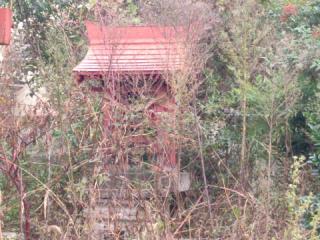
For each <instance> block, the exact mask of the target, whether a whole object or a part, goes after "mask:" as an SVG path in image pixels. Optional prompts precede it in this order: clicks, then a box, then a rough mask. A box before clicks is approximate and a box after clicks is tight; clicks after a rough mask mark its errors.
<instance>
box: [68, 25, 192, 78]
mask: <svg viewBox="0 0 320 240" xmlns="http://www.w3.org/2000/svg"><path fill="white" fill-rule="evenodd" d="M86 26H87V31H88V38H89V50H88V52H87V55H86V56H85V58H84V59H83V60H82V61H81V63H80V64H79V65H78V66H77V67H75V68H74V70H73V71H74V72H75V73H76V74H77V75H78V76H81V75H86V74H88V75H90V74H92V73H97V74H99V73H100V74H103V75H104V74H107V73H117V74H122V73H126V74H130V73H135V74H137V73H142V74H144V73H150V72H164V71H175V70H178V69H181V68H182V66H183V64H184V61H185V52H186V50H185V46H184V41H185V39H186V34H185V32H184V31H183V28H182V27H178V28H175V27H146V26H142V27H141V26H140V27H136V26H135V27H105V26H100V25H99V24H97V23H93V22H87V23H86Z"/></svg>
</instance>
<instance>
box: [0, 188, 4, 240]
mask: <svg viewBox="0 0 320 240" xmlns="http://www.w3.org/2000/svg"><path fill="white" fill-rule="evenodd" d="M1 204H2V192H1V190H0V240H3V235H2V216H3V213H2V210H1Z"/></svg>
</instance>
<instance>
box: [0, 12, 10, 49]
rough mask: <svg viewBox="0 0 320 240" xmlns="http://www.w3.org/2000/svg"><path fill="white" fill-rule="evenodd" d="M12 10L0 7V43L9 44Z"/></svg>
mask: <svg viewBox="0 0 320 240" xmlns="http://www.w3.org/2000/svg"><path fill="white" fill-rule="evenodd" d="M11 27H12V11H11V10H10V9H9V8H0V45H9V44H10V39H11Z"/></svg>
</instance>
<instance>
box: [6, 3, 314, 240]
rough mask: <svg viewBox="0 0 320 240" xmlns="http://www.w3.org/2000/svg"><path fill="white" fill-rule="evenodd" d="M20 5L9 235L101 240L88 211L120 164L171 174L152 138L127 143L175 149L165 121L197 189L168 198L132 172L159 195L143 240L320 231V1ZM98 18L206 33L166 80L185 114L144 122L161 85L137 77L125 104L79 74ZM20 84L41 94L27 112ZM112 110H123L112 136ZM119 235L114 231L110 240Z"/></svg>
mask: <svg viewBox="0 0 320 240" xmlns="http://www.w3.org/2000/svg"><path fill="white" fill-rule="evenodd" d="M0 4H1V5H3V6H6V5H8V4H9V1H1V0H0ZM13 10H14V19H15V28H14V29H15V30H14V33H13V36H14V39H13V42H12V44H11V46H10V47H3V49H2V50H3V53H4V60H3V61H2V63H1V65H0V71H1V72H0V74H1V75H0V84H1V85H0V86H1V92H0V170H1V173H2V175H1V176H0V193H2V198H3V199H2V203H1V205H0V224H2V225H1V227H2V228H0V230H1V229H2V231H4V232H9V231H10V232H19V233H21V236H22V235H24V236H25V239H28V240H29V239H94V238H93V237H92V236H93V235H92V225H94V222H97V221H98V220H100V219H97V218H96V217H92V218H89V220H88V214H87V213H88V211H87V210H86V209H88V208H90V209H91V208H93V209H94V207H95V206H96V205H97V204H98V203H97V202H96V199H97V196H99V195H100V192H99V190H100V189H101V188H102V187H103V184H105V183H106V182H107V181H108V180H110V176H109V175H108V174H106V172H108V171H109V169H108V166H109V164H110V162H113V163H114V162H116V163H119V162H120V163H124V162H126V163H130V164H131V165H134V166H135V167H136V168H139V169H140V170H141V169H142V170H143V171H146V172H151V174H153V175H157V174H159V172H161V169H160V167H161V166H159V165H157V161H156V159H155V157H154V152H153V151H154V146H151V145H150V144H145V143H144V145H143V147H141V146H139V147H136V146H135V145H134V144H133V143H132V142H130V140H128V139H130V138H129V137H132V136H147V137H148V139H153V141H157V143H158V144H159V145H161V144H163V145H165V144H167V145H168V143H164V142H161V141H163V139H161V138H157V137H156V133H157V131H159V128H164V129H166V130H167V131H168V132H169V134H168V135H170V141H172V142H173V143H174V144H175V145H176V148H177V159H178V163H179V164H178V165H179V167H180V169H181V171H186V172H189V173H190V174H191V176H192V184H191V189H190V190H188V191H186V192H183V193H178V192H174V193H169V192H167V194H165V196H163V195H162V194H159V189H157V188H156V187H154V184H153V182H152V181H151V180H150V181H149V182H148V181H144V182H139V181H138V182H130V181H129V180H128V179H127V180H126V183H127V184H128V185H127V187H128V188H130V194H131V195H130V198H132V199H135V200H134V201H137V197H136V196H140V197H141V194H142V192H143V191H145V189H147V194H148V196H149V197H148V201H147V203H146V205H147V206H145V205H144V206H143V207H145V208H148V210H149V213H150V216H146V217H145V218H148V221H149V223H150V226H151V227H150V228H148V229H147V230H146V229H144V230H141V231H138V230H137V232H136V237H137V239H179V238H190V239H192V238H194V239H230V240H232V239H266V240H267V239H268V240H269V239H270V240H271V239H272V240H273V239H279V240H283V239H284V240H286V239H287V240H292V239H301V240H302V239H312V240H315V239H319V238H320V215H319V213H320V210H319V208H320V192H319V190H320V189H319V186H320V185H319V183H320V179H319V174H320V132H319V131H320V117H319V116H320V112H319V107H320V94H319V90H320V85H319V79H320V25H319V23H320V1H319V0H305V1H302V0H301V1H298V0H297V1H293V0H292V1H289V0H288V1H284V0H283V1H273V0H270V1H268V0H266V1H262V0H261V1H256V0H246V1H242V0H217V1H214V0H207V1H205V0H204V1H194V2H192V1H180V0H165V1H163V0H151V1H145V0H140V1H131V0H120V1H108V0H104V1H94V0H89V1H86V0H74V1H73V0H70V1H58V0H55V1H40V0H39V1H20V0H16V1H13ZM86 19H94V20H96V21H99V22H100V23H103V24H106V25H115V26H118V25H121V26H123V25H144V24H152V25H173V26H180V25H183V26H188V27H189V29H190V32H191V34H190V36H194V33H195V32H197V34H198V36H200V37H199V39H197V40H198V41H194V39H191V40H192V41H190V45H188V46H186V47H187V48H188V49H189V50H190V51H189V52H188V62H187V63H186V65H185V68H184V69H182V71H180V72H178V73H175V74H170V76H168V79H167V81H168V82H169V83H170V86H171V88H170V89H171V93H170V94H171V95H172V96H173V97H174V99H175V102H176V104H175V107H174V113H175V116H174V117H175V118H174V120H172V119H170V117H167V118H168V119H167V120H168V121H167V122H166V124H165V125H161V126H154V125H153V124H152V123H151V122H150V121H149V120H148V119H146V118H145V111H146V109H147V106H148V103H149V102H150V98H151V96H150V92H148V91H147V89H148V88H149V87H150V86H148V85H147V84H146V85H143V86H142V87H141V84H140V83H138V82H139V81H138V80H139V79H130V81H132V82H130V84H132V85H135V86H138V85H139V86H140V87H137V88H136V89H135V94H136V95H135V96H133V97H132V99H131V98H130V99H125V100H123V102H120V103H119V102H118V103H116V102H114V101H113V100H112V99H106V97H105V95H104V94H103V93H96V92H92V91H90V90H89V89H87V88H84V87H81V86H79V85H77V84H76V83H75V81H74V78H73V74H72V69H73V68H74V67H75V66H76V65H77V63H78V62H79V61H80V60H81V59H82V58H83V57H84V55H85V53H86V51H87V41H86V33H85V27H84V24H83V22H84V20H86ZM195 23H196V24H195ZM194 26H196V28H197V29H195V28H194ZM195 30H197V31H195ZM193 31H194V32H193ZM195 42H196V43H195ZM149 80H150V79H149ZM135 81H136V82H135ZM128 84H129V80H128ZM17 85H18V86H28V88H29V89H30V93H29V95H31V96H36V98H37V104H36V105H34V106H33V107H32V108H29V107H28V108H27V109H26V110H24V109H23V110H22V109H21V108H19V109H20V111H21V112H23V113H24V114H18V113H17V110H16V109H17V104H18V103H19V101H18V102H17V98H16V97H15V94H16V92H17V90H16V87H17ZM150 85H152V84H151V83H150ZM43 89H45V94H43ZM41 94H42V95H43V96H40V95H41ZM119 95H121V93H119ZM28 97H29V96H28ZM119 98H121V96H120V97H119ZM124 101H127V102H130V104H131V105H130V107H126V106H125V104H124ZM122 103H123V104H122ZM106 108H112V110H109V111H112V112H113V113H114V115H115V116H118V117H119V118H115V119H116V120H115V119H113V121H115V122H114V123H113V126H112V129H113V130H112V131H110V132H108V131H106V129H104V126H105V125H104V124H105V123H104V121H105V118H104V116H103V115H104V111H105V109H106ZM21 115H22V116H21ZM132 124H134V126H135V127H134V128H132V127H131V126H132ZM130 127H131V129H130ZM110 128H111V127H110ZM128 129H130V131H129V130H128ZM170 143H171V142H170ZM152 154H153V155H152ZM121 170H122V171H126V170H128V169H125V168H124V169H121ZM157 176H158V175H157ZM141 189H143V191H142V190H141ZM143 193H145V192H143ZM0 199H1V194H0ZM138 200H139V197H138ZM140 200H141V199H140ZM141 202H142V200H141V201H140V204H141V205H143V204H145V203H143V204H142V203H141ZM168 209H169V210H168ZM148 226H149V225H148ZM1 235H2V233H1V231H0V239H1ZM121 237H122V236H121V231H116V230H115V231H114V233H113V235H112V239H121Z"/></svg>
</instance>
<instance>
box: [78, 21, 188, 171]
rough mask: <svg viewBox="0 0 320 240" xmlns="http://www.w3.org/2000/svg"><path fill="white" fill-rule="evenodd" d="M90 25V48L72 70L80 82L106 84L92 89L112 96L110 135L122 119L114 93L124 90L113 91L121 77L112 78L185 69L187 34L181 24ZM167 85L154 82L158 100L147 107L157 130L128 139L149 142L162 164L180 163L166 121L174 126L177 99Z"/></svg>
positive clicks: (108, 104)
mask: <svg viewBox="0 0 320 240" xmlns="http://www.w3.org/2000/svg"><path fill="white" fill-rule="evenodd" d="M86 27H87V33H88V39H89V49H88V52H87V55H86V56H85V58H84V59H83V60H82V61H81V62H80V64H79V65H78V66H76V67H75V68H74V69H73V72H74V74H75V78H76V79H77V81H78V83H82V82H85V81H88V80H97V81H100V82H101V81H103V82H104V83H105V84H104V86H103V87H96V86H94V87H92V90H94V91H97V92H98V91H99V92H103V91H104V92H105V94H106V96H107V97H106V99H109V100H106V102H105V105H104V107H103V108H102V111H103V112H104V127H105V130H106V133H108V134H106V136H105V137H106V138H107V137H109V136H110V133H112V132H113V126H114V123H115V122H118V121H119V119H115V116H113V111H112V107H113V104H114V103H112V102H110V99H113V97H112V96H115V95H117V94H120V93H114V92H113V91H114V90H113V88H112V86H114V85H116V84H117V82H118V81H112V80H115V79H116V80H121V81H125V79H126V77H128V76H129V77H134V78H139V77H141V78H142V79H144V78H145V77H146V79H150V78H153V77H154V79H153V80H156V79H159V76H161V78H162V79H165V77H166V76H167V75H166V74H167V73H168V72H172V71H178V70H181V69H182V68H183V66H184V64H185V60H186V52H187V51H186V46H185V43H186V41H187V34H186V31H185V30H184V28H183V27H157V26H131V27H107V26H101V25H99V24H98V23H93V22H86ZM166 84H168V83H166ZM166 84H165V85H166ZM169 88H170V87H169V86H167V87H162V88H161V90H159V89H158V87H157V86H154V89H153V90H151V91H153V92H154V93H153V95H154V99H155V100H154V101H151V103H150V104H148V106H147V107H146V110H145V115H146V116H145V117H146V119H148V120H149V121H150V122H151V123H152V125H154V128H155V130H156V132H157V135H156V136H155V137H153V138H150V137H146V136H135V137H132V139H131V140H130V141H131V142H132V143H134V144H147V145H148V146H151V148H152V152H153V154H155V155H156V156H157V159H158V160H159V166H160V167H164V168H170V169H171V168H175V167H176V164H177V160H176V149H177V147H176V143H175V139H174V136H172V134H173V133H170V130H169V129H167V128H168V127H167V128H166V127H164V126H165V124H164V123H166V124H167V126H168V123H170V124H169V125H170V127H169V128H170V129H174V128H175V126H174V125H175V109H176V104H175V101H174V98H173V97H172V95H171V94H170V91H169ZM159 99H161V101H159ZM113 101H116V100H113ZM128 109H129V108H128ZM123 114H125V112H124V113H123ZM120 121H121V120H120Z"/></svg>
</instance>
